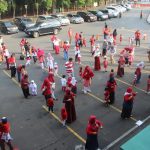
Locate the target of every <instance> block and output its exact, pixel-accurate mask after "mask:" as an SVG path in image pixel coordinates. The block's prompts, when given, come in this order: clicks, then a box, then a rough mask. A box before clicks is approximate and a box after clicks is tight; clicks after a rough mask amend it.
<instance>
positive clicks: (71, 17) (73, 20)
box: [67, 14, 84, 24]
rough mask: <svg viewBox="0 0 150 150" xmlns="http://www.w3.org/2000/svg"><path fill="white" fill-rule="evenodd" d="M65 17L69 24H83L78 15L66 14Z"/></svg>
mask: <svg viewBox="0 0 150 150" xmlns="http://www.w3.org/2000/svg"><path fill="white" fill-rule="evenodd" d="M67 17H68V18H69V20H70V22H71V23H76V24H79V23H83V22H84V19H83V18H82V17H81V16H79V15H74V14H68V15H67Z"/></svg>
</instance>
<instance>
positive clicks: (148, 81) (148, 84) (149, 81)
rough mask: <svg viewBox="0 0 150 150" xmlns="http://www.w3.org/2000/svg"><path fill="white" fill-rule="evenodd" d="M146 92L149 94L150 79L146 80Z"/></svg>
mask: <svg viewBox="0 0 150 150" xmlns="http://www.w3.org/2000/svg"><path fill="white" fill-rule="evenodd" d="M147 92H150V78H149V79H148V80H147Z"/></svg>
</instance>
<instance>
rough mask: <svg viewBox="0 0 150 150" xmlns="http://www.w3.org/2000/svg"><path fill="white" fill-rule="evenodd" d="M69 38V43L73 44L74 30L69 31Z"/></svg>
mask: <svg viewBox="0 0 150 150" xmlns="http://www.w3.org/2000/svg"><path fill="white" fill-rule="evenodd" d="M68 37H69V43H70V44H71V42H72V37H73V31H72V28H69V30H68Z"/></svg>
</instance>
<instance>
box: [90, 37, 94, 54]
mask: <svg viewBox="0 0 150 150" xmlns="http://www.w3.org/2000/svg"><path fill="white" fill-rule="evenodd" d="M90 45H91V52H92V51H93V46H94V45H95V37H94V35H92V37H91V38H90Z"/></svg>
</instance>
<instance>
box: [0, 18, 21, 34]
mask: <svg viewBox="0 0 150 150" xmlns="http://www.w3.org/2000/svg"><path fill="white" fill-rule="evenodd" d="M0 31H1V33H4V34H12V33H18V32H19V29H18V27H17V26H16V25H15V24H14V23H13V22H11V21H4V22H2V21H1V22H0Z"/></svg>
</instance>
